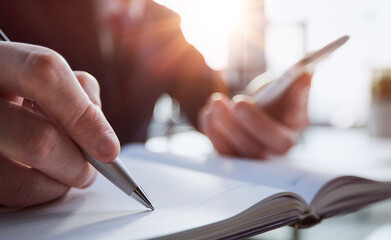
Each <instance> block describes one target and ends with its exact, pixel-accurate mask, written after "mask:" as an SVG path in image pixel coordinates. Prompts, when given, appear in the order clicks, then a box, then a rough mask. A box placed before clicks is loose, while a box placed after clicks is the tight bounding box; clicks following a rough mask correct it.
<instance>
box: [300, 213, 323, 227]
mask: <svg viewBox="0 0 391 240" xmlns="http://www.w3.org/2000/svg"><path fill="white" fill-rule="evenodd" d="M321 221H322V218H321V217H320V216H319V215H318V214H317V213H315V212H313V211H308V212H305V213H304V214H303V215H302V216H301V217H300V220H299V221H298V222H297V223H296V224H295V227H296V228H309V227H312V226H314V225H316V224H318V223H320V222H321Z"/></svg>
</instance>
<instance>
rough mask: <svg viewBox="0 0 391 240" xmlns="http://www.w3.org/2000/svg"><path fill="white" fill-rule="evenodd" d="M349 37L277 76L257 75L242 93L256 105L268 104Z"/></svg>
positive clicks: (318, 51)
mask: <svg viewBox="0 0 391 240" xmlns="http://www.w3.org/2000/svg"><path fill="white" fill-rule="evenodd" d="M349 38H350V37H349V36H347V35H345V36H343V37H340V38H338V39H337V40H334V41H332V42H331V43H329V44H327V45H326V46H324V47H322V48H321V49H319V50H317V51H315V52H312V53H310V54H308V55H307V56H305V57H304V58H302V59H301V60H299V61H298V62H296V63H295V64H293V65H292V66H291V67H289V68H288V69H287V70H286V71H285V72H284V73H283V74H282V75H281V76H280V77H278V78H275V77H273V76H270V75H269V74H268V73H267V72H266V73H264V74H261V75H259V76H258V77H256V78H255V79H253V80H252V81H251V82H250V83H249V84H248V85H247V87H246V88H245V92H244V93H245V94H247V95H250V96H251V97H252V98H253V100H254V101H255V102H256V103H257V105H258V106H260V107H263V106H266V105H268V104H269V103H271V102H273V101H274V100H276V99H277V98H278V97H279V96H280V95H281V94H283V93H284V92H285V91H286V90H287V89H288V88H289V87H290V86H291V85H292V83H293V82H294V81H295V80H296V79H297V78H298V77H299V76H300V75H302V74H303V73H304V72H312V71H313V69H314V67H315V66H316V64H318V63H319V62H320V61H322V60H324V59H325V58H326V57H328V56H329V55H330V54H331V53H333V52H334V51H335V50H337V49H338V48H339V47H341V46H342V45H343V44H345V43H346V41H348V40H349Z"/></svg>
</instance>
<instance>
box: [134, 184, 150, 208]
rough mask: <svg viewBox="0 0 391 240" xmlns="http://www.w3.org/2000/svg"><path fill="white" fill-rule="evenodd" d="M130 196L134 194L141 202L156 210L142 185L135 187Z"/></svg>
mask: <svg viewBox="0 0 391 240" xmlns="http://www.w3.org/2000/svg"><path fill="white" fill-rule="evenodd" d="M130 196H132V197H133V198H134V199H136V200H137V201H138V202H139V203H141V204H142V205H144V206H145V207H147V208H149V209H151V210H152V211H153V210H155V208H154V207H153V206H152V203H151V202H150V201H149V199H148V197H147V195H146V194H145V192H144V191H143V189H142V188H141V187H137V188H136V189H134V190H133V192H132V193H131V194H130Z"/></svg>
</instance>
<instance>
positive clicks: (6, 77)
mask: <svg viewBox="0 0 391 240" xmlns="http://www.w3.org/2000/svg"><path fill="white" fill-rule="evenodd" d="M0 62H1V63H2V64H1V65H0V88H2V89H5V90H7V91H9V92H12V93H14V94H16V95H18V96H22V97H24V98H28V99H30V100H33V101H35V102H37V103H38V104H39V106H40V107H41V108H42V109H43V110H44V111H45V113H46V114H47V115H48V116H49V117H50V118H51V119H53V120H54V121H55V122H56V123H57V124H58V125H59V126H60V127H61V128H63V129H64V131H65V132H66V133H67V134H68V135H69V136H70V137H71V138H72V139H73V140H74V141H75V142H76V143H77V144H78V145H80V146H81V147H82V148H83V149H84V150H85V151H87V152H88V153H89V154H91V155H92V156H94V157H95V158H97V159H99V160H101V161H105V162H109V161H112V160H114V159H115V158H116V157H117V155H118V154H119V149H120V145H119V141H118V138H117V136H116V135H115V133H114V131H113V129H112V128H111V126H110V125H109V123H108V122H107V120H106V118H105V117H104V115H103V113H102V112H101V111H100V109H98V108H97V107H96V106H95V105H94V104H93V103H92V102H91V101H90V100H89V98H88V96H87V94H86V93H85V92H84V91H83V89H82V87H81V85H80V83H79V82H78V80H77V79H76V77H75V75H74V73H73V72H72V70H71V68H70V67H69V65H68V64H67V62H66V61H65V60H64V58H62V57H61V56H60V55H59V54H57V53H56V52H54V51H52V50H50V49H47V48H43V47H38V46H33V45H28V44H21V43H8V42H1V43H0Z"/></svg>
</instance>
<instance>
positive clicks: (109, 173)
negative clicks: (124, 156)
mask: <svg viewBox="0 0 391 240" xmlns="http://www.w3.org/2000/svg"><path fill="white" fill-rule="evenodd" d="M0 40H3V41H6V42H11V41H10V40H9V39H8V38H7V36H6V35H5V34H4V32H3V31H2V30H1V29H0ZM81 152H82V153H83V156H84V157H85V158H86V159H87V161H88V162H89V163H90V164H91V165H92V166H94V167H95V168H96V170H98V171H99V172H100V173H101V174H102V175H103V176H105V177H106V178H107V179H108V180H110V182H112V183H113V184H114V185H116V186H117V187H118V188H119V189H121V190H122V191H123V192H124V193H126V194H127V195H128V196H132V197H133V198H134V199H136V200H137V201H138V202H140V203H141V204H142V205H144V206H146V207H147V208H150V209H151V210H154V209H155V208H154V207H153V206H152V204H151V202H150V201H149V199H148V197H147V195H146V194H145V192H144V191H143V189H142V188H141V187H140V186H139V185H137V184H136V183H135V182H134V180H133V179H132V177H131V176H130V173H129V170H128V169H127V168H126V166H125V165H124V164H123V163H122V162H121V160H120V159H119V158H118V157H117V158H116V159H115V160H114V161H113V162H111V163H103V162H101V161H98V160H96V159H95V158H93V157H92V156H91V155H89V154H88V153H87V152H85V151H84V150H82V149H81Z"/></svg>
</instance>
